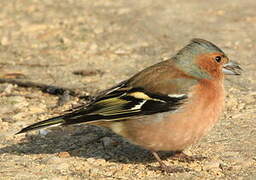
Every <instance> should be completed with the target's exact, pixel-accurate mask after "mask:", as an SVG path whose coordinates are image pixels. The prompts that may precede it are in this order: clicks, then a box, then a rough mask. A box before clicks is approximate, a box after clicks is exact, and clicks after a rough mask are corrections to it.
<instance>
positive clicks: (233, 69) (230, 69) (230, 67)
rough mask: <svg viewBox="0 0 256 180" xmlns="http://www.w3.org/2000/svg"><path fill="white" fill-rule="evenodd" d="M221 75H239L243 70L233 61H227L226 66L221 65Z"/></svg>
mask: <svg viewBox="0 0 256 180" xmlns="http://www.w3.org/2000/svg"><path fill="white" fill-rule="evenodd" d="M222 70H223V73H224V74H226V75H240V74H241V71H242V70H243V69H242V68H241V67H240V66H239V64H238V63H237V62H235V61H229V62H228V63H227V64H224V65H223V68H222Z"/></svg>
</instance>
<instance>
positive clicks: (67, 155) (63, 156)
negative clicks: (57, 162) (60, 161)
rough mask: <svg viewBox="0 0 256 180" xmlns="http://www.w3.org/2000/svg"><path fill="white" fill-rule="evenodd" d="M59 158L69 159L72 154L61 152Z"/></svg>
mask: <svg viewBox="0 0 256 180" xmlns="http://www.w3.org/2000/svg"><path fill="white" fill-rule="evenodd" d="M58 156H59V157H60V158H67V157H70V154H69V152H59V153H58Z"/></svg>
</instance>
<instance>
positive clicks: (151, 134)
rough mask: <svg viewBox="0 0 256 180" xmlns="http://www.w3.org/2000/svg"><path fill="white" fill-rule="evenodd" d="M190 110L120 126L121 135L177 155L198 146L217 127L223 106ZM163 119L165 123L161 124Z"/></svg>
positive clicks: (148, 147) (145, 145) (160, 115)
mask: <svg viewBox="0 0 256 180" xmlns="http://www.w3.org/2000/svg"><path fill="white" fill-rule="evenodd" d="M199 106H200V105H199V104H198V106H197V107H198V108H194V107H188V108H190V109H191V110H190V111H186V110H184V112H180V113H168V112H167V113H159V114H155V115H153V116H148V117H146V119H145V117H144V118H143V119H141V120H140V119H136V120H130V121H126V122H125V123H122V124H119V125H118V129H119V130H121V131H120V132H118V133H119V134H121V135H123V136H124V137H126V138H127V139H129V140H130V141H131V142H133V143H135V144H137V145H140V146H142V147H144V148H146V149H150V150H154V151H177V150H183V149H184V148H186V147H187V146H189V145H191V144H194V143H196V142H197V141H198V140H199V139H200V138H201V137H202V136H203V135H205V134H206V133H207V132H208V131H209V130H210V129H211V128H212V127H213V125H214V124H215V123H216V121H217V120H218V117H219V115H220V112H221V109H222V106H216V104H214V103H212V104H208V105H207V107H206V108H202V109H203V110H200V109H199V108H200V107H199ZM162 119H164V120H162Z"/></svg>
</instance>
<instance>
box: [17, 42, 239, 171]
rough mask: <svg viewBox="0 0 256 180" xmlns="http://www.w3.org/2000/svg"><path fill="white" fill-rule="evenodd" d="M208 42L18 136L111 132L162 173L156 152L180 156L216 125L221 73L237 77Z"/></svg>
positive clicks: (232, 66)
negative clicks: (68, 128) (79, 127)
mask: <svg viewBox="0 0 256 180" xmlns="http://www.w3.org/2000/svg"><path fill="white" fill-rule="evenodd" d="M240 70H241V68H240V66H239V64H238V63H236V62H233V61H230V60H229V58H228V57H227V56H226V54H225V53H224V52H223V51H222V50H221V49H220V48H218V47H217V46H216V45H214V44H213V43H211V42H209V41H206V40H203V39H193V40H191V42H190V43H189V44H188V45H186V46H185V47H184V48H183V49H181V50H180V51H179V52H178V53H177V54H176V55H175V56H173V57H171V58H170V59H168V60H166V61H162V62H160V63H157V64H155V65H153V66H150V67H148V68H146V69H144V70H143V71H141V72H139V73H137V74H135V75H134V76H133V77H131V78H130V79H128V80H126V81H123V82H121V83H120V84H118V85H116V86H114V87H112V88H110V89H108V90H106V91H103V92H101V93H100V94H99V95H98V96H97V97H96V98H95V99H94V100H92V101H91V102H90V103H89V104H87V105H84V106H82V107H81V108H80V109H76V110H73V111H72V112H70V113H67V114H64V115H61V116H57V117H53V118H50V119H47V120H44V121H41V122H38V123H35V124H32V125H30V126H28V127H25V128H24V129H22V130H21V131H19V132H18V133H17V134H19V133H24V132H27V131H30V130H34V129H39V128H43V127H51V126H56V125H70V124H77V123H86V124H91V125H97V126H103V127H107V128H110V129H111V130H112V131H114V132H115V133H117V134H119V135H121V136H123V137H125V138H127V139H128V140H129V141H130V142H132V143H134V144H136V145H139V146H142V147H144V148H146V149H148V150H150V151H151V152H152V153H153V155H154V157H155V158H156V159H157V161H158V162H159V163H160V167H161V168H162V169H163V170H165V171H167V172H174V171H175V168H171V167H169V166H167V165H165V164H164V163H163V162H162V160H161V159H160V157H159V156H158V154H157V151H173V152H182V151H183V150H184V149H185V148H186V147H188V146H189V145H192V144H194V143H196V142H197V141H198V140H199V139H200V138H201V137H202V136H203V135H205V134H206V133H207V132H208V131H209V130H210V129H211V128H212V127H213V125H214V124H215V123H216V122H217V120H218V118H219V116H220V113H221V111H222V109H223V105H224V98H225V94H224V87H223V78H224V74H229V75H240V72H241V71H240Z"/></svg>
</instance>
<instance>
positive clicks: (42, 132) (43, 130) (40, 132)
mask: <svg viewBox="0 0 256 180" xmlns="http://www.w3.org/2000/svg"><path fill="white" fill-rule="evenodd" d="M49 132H50V131H48V130H46V129H40V130H39V134H40V135H42V136H46V135H47V134H48V133H49Z"/></svg>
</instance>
